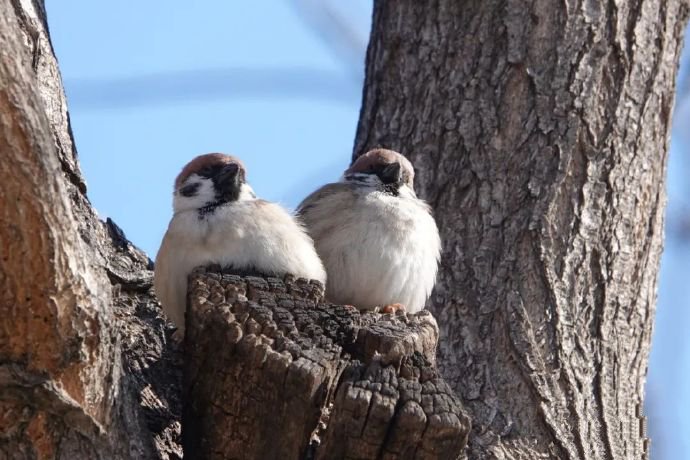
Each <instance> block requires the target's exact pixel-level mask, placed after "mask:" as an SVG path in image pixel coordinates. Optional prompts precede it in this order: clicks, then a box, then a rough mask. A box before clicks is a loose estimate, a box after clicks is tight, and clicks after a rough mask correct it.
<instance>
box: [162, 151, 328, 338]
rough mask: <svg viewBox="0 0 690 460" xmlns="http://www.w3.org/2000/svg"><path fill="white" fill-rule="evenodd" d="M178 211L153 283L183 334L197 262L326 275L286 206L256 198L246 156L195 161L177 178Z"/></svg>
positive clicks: (175, 201)
mask: <svg viewBox="0 0 690 460" xmlns="http://www.w3.org/2000/svg"><path fill="white" fill-rule="evenodd" d="M173 208H174V214H173V217H172V220H171V221H170V224H169V226H168V230H167V232H166V233H165V236H164V237H163V242H162V243H161V247H160V249H159V251H158V255H157V257H156V265H155V278H154V286H155V289H156V293H157V295H158V298H159V300H160V301H161V304H162V305H163V310H164V311H165V313H166V314H167V316H168V317H169V318H170V319H171V320H172V321H173V323H174V324H175V325H176V326H177V327H178V331H179V332H178V335H184V322H185V316H184V314H185V309H186V298H187V277H188V275H189V273H191V271H192V270H193V269H194V268H195V267H197V266H200V265H207V264H213V263H216V264H220V265H221V266H229V267H233V268H234V269H237V270H241V271H251V272H257V273H261V274H266V275H277V276H282V275H284V274H286V273H291V274H293V275H295V276H297V277H304V278H308V279H315V280H319V281H321V282H323V283H325V281H326V272H325V270H324V268H323V265H322V263H321V261H320V260H319V257H318V255H317V254H316V251H315V250H314V245H313V242H312V240H311V238H310V237H309V236H308V235H307V233H306V232H305V231H304V229H303V227H302V226H301V225H300V224H299V223H298V222H297V221H296V220H295V219H293V217H292V216H291V215H290V214H289V213H288V212H287V211H286V210H285V209H283V208H282V207H280V206H279V205H277V204H275V203H270V202H268V201H264V200H261V199H258V198H256V195H255V194H254V192H253V191H252V189H251V187H250V186H249V185H248V184H247V183H246V182H245V170H244V166H243V165H242V163H240V162H239V161H238V160H237V159H235V158H233V157H230V156H228V155H222V154H208V155H202V156H200V157H197V158H195V159H194V160H192V161H191V162H190V163H189V164H188V165H187V166H185V168H184V169H183V170H182V172H181V173H180V175H179V176H178V177H177V179H176V180H175V190H174V198H173Z"/></svg>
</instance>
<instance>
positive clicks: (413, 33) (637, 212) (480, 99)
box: [354, 0, 688, 459]
mask: <svg viewBox="0 0 690 460" xmlns="http://www.w3.org/2000/svg"><path fill="white" fill-rule="evenodd" d="M687 17H688V3H687V2H684V1H679V0H668V1H667V0H647V1H642V0H632V1H628V2H621V1H608V2H596V1H584V2H580V1H571V0H565V1H562V2H553V1H534V2H527V3H525V2H518V1H513V0H488V1H464V2H458V1H455V0H435V1H432V2H418V1H416V0H401V1H384V0H378V1H376V2H375V7H374V20H373V30H372V36H371V41H370V44H369V49H368V52H367V71H366V83H365V88H364V96H363V107H362V111H361V115H360V122H359V126H358V130H357V139H356V144H355V148H354V156H357V155H359V154H361V153H363V152H364V151H366V150H367V149H369V148H372V147H375V146H385V147H389V148H394V149H397V150H399V151H401V152H403V153H405V154H406V155H408V156H409V157H410V159H411V160H412V161H413V162H414V164H415V166H416V168H417V170H418V179H417V187H418V191H419V192H420V194H421V196H422V197H424V198H426V199H427V200H428V201H429V202H430V203H431V204H432V205H433V207H434V210H435V215H436V219H437V221H438V224H439V227H440V229H441V234H442V239H443V243H444V253H443V260H442V267H441V271H440V276H439V280H438V283H437V286H436V289H435V292H434V294H433V297H432V306H431V311H432V312H433V313H434V315H435V316H436V318H437V320H438V323H439V326H440V328H441V338H440V340H441V344H440V350H439V355H438V358H439V366H440V368H441V371H442V373H443V375H444V376H445V377H446V379H447V380H448V381H449V382H450V383H451V385H452V386H453V387H454V388H455V389H456V391H457V392H458V394H459V395H460V397H461V399H462V401H463V403H464V404H465V406H466V408H467V409H468V410H469V412H470V417H471V419H472V424H473V427H472V433H471V434H470V441H469V442H470V446H469V452H468V456H469V458H471V459H482V458H514V459H517V458H520V459H537V458H567V459H602V458H611V459H624V458H625V459H633V458H641V457H642V456H643V452H646V451H647V445H646V441H645V439H644V433H643V431H644V429H643V426H644V420H643V417H642V414H641V411H640V408H641V404H642V398H643V385H644V380H645V374H646V370H647V357H648V353H649V343H650V336H651V330H652V319H653V314H654V302H655V293H656V280H657V270H658V265H659V255H660V252H661V248H662V229H663V212H664V205H665V194H664V182H665V172H666V171H665V170H666V159H667V147H668V145H667V144H668V133H669V124H670V120H671V111H672V106H673V101H674V81H675V76H676V69H677V65H678V57H679V52H680V49H681V42H682V32H683V30H684V25H685V23H686V20H687Z"/></svg>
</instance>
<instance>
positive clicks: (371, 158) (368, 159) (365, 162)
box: [345, 149, 414, 187]
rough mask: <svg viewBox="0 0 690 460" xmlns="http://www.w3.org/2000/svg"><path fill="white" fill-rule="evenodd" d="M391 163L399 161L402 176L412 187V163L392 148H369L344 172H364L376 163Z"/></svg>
mask: <svg viewBox="0 0 690 460" xmlns="http://www.w3.org/2000/svg"><path fill="white" fill-rule="evenodd" d="M391 163H399V164H400V166H401V168H402V170H403V177H404V179H405V183H406V184H407V185H408V186H409V187H412V184H414V167H413V166H412V163H410V160H408V159H407V158H405V157H404V156H402V155H401V154H399V153H398V152H396V151H394V150H388V149H373V150H369V151H368V152H367V153H365V154H364V155H361V156H360V157H359V158H357V160H355V162H354V163H353V164H352V166H350V167H349V168H348V169H347V170H346V171H345V174H349V173H357V172H366V171H367V170H369V169H370V168H371V167H372V166H377V165H381V164H384V165H388V164H391Z"/></svg>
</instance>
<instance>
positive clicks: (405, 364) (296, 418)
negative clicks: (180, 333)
mask: <svg viewBox="0 0 690 460" xmlns="http://www.w3.org/2000/svg"><path fill="white" fill-rule="evenodd" d="M322 300H323V286H322V285H321V284H320V283H318V282H316V281H307V280H304V279H297V280H295V279H294V277H291V276H287V277H285V279H283V280H281V279H278V278H262V277H256V276H240V275H238V274H233V273H231V272H228V271H221V269H220V268H219V267H208V268H205V269H197V270H196V271H195V272H194V273H193V274H192V275H191V276H190V284H189V305H190V308H189V310H188V313H187V336H186V339H185V349H186V350H185V355H186V357H185V369H184V396H183V401H184V412H183V420H182V424H183V429H182V438H183V445H184V452H185V458H191V459H196V458H199V459H201V458H203V459H273V458H276V459H278V458H279V459H287V460H289V459H340V458H360V459H378V458H381V459H397V458H400V459H408V458H409V459H413V458H414V459H444V460H445V459H455V458H459V457H461V456H462V455H463V452H464V448H465V446H466V444H467V435H468V433H469V430H470V421H469V418H468V417H467V415H466V414H465V412H464V411H463V409H462V407H461V404H460V401H459V399H458V398H457V397H456V396H455V394H454V393H453V391H452V390H451V389H450V387H449V386H448V385H447V384H446V383H445V382H444V381H443V379H442V378H441V377H440V376H439V374H438V371H437V370H436V367H435V353H436V344H437V340H438V326H437V325H436V321H435V320H434V318H433V316H431V314H430V313H429V312H428V311H422V312H420V313H417V314H415V315H405V314H404V313H398V314H395V315H390V314H386V315H382V314H378V313H363V314H362V313H360V312H358V311H357V310H356V309H355V308H353V307H351V306H346V305H331V304H328V303H322Z"/></svg>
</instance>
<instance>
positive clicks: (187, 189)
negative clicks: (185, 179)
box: [180, 182, 201, 198]
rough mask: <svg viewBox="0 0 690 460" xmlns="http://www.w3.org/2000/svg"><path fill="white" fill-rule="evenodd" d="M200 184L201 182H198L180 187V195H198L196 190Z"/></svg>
mask: <svg viewBox="0 0 690 460" xmlns="http://www.w3.org/2000/svg"><path fill="white" fill-rule="evenodd" d="M200 185H201V184H199V183H198V182H193V183H191V184H187V185H185V186H184V187H182V188H181V189H180V195H182V196H186V197H187V198H189V197H193V196H194V195H196V192H197V191H199V186H200Z"/></svg>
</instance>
